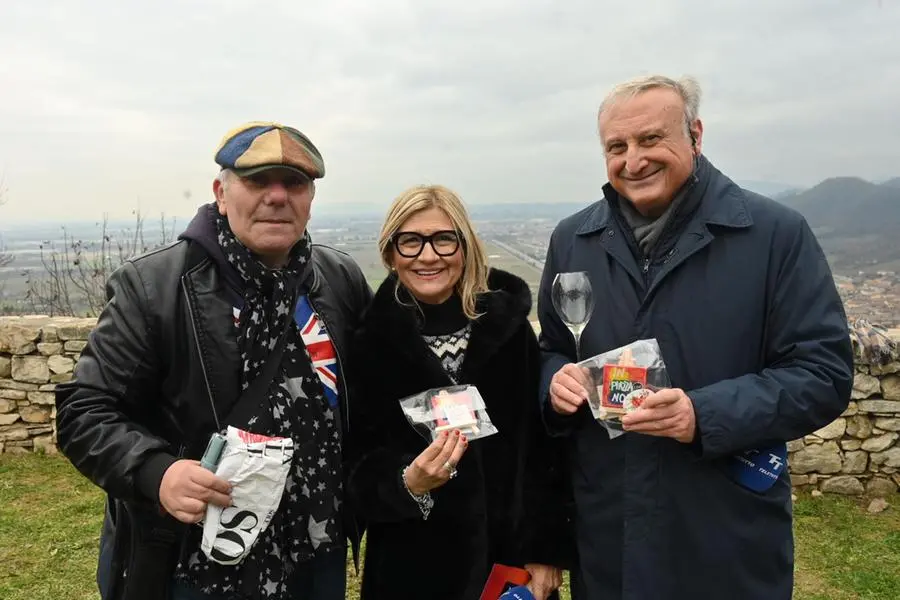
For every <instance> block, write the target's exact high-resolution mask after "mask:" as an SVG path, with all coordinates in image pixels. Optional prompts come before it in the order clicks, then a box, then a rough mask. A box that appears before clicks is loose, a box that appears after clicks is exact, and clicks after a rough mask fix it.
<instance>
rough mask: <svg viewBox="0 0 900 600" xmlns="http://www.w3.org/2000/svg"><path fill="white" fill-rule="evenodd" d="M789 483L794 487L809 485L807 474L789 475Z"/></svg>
mask: <svg viewBox="0 0 900 600" xmlns="http://www.w3.org/2000/svg"><path fill="white" fill-rule="evenodd" d="M791 485H792V486H794V487H798V486H801V485H809V475H791Z"/></svg>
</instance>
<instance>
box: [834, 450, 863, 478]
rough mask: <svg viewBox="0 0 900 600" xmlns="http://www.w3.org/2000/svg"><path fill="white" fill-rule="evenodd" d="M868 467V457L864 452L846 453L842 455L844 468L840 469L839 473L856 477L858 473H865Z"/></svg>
mask: <svg viewBox="0 0 900 600" xmlns="http://www.w3.org/2000/svg"><path fill="white" fill-rule="evenodd" d="M868 466H869V455H868V454H866V453H865V452H859V451H856V452H846V453H845V454H844V466H843V468H842V469H841V472H842V473H849V474H855V475H858V474H860V473H865V472H866V467H868Z"/></svg>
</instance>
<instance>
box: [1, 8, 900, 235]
mask: <svg viewBox="0 0 900 600" xmlns="http://www.w3.org/2000/svg"><path fill="white" fill-rule="evenodd" d="M76 5H77V6H76ZM648 73H663V74H667V75H672V76H678V75H681V74H691V75H694V76H695V77H697V78H698V79H699V81H700V83H701V86H702V87H703V91H704V100H703V103H702V105H701V117H702V118H703V119H704V124H705V130H706V133H705V144H704V151H705V154H706V155H707V156H708V157H709V158H710V159H711V160H712V161H713V162H714V163H715V164H716V165H717V166H718V167H719V168H721V169H722V170H724V171H725V172H726V173H727V174H729V175H730V176H731V177H732V178H734V179H738V180H766V181H776V182H784V183H787V184H794V185H812V184H814V183H817V182H818V181H819V180H821V179H823V178H826V177H830V176H836V175H857V176H861V177H865V178H868V179H875V180H879V179H886V178H889V177H893V176H898V175H900V118H898V112H900V0H881V1H880V2H879V0H790V1H784V0H754V1H749V0H746V1H737V0H717V1H716V2H701V1H699V0H671V1H668V2H665V1H662V0H660V1H658V2H650V1H634V0H631V1H625V0H620V1H618V2H608V1H601V0H556V1H551V0H457V1H454V2H445V1H432V0H349V1H340V0H303V1H297V0H284V1H281V0H260V1H257V2H247V1H246V0H241V1H239V2H238V1H232V0H215V1H213V0H186V1H179V2H176V1H175V0H155V1H153V2H150V1H149V0H147V1H145V2H123V1H120V0H119V1H105V0H83V1H81V2H77V3H76V2H70V1H64V0H44V1H42V2H18V1H15V2H13V1H4V2H2V3H0V173H2V174H3V175H4V179H5V185H6V188H7V189H8V191H7V194H6V195H7V204H6V205H5V206H3V207H2V208H0V225H2V222H3V221H6V222H7V224H9V223H10V222H12V221H15V220H19V219H22V218H27V217H32V218H34V217H42V216H43V217H48V218H49V217H62V218H75V217H78V216H81V217H84V218H86V219H93V218H95V217H99V216H100V215H101V214H102V213H103V212H108V213H110V214H111V215H112V216H114V217H115V216H120V215H127V214H128V213H129V212H130V211H131V210H132V209H133V208H135V207H136V206H138V205H139V204H140V206H141V207H142V208H143V210H144V211H145V212H151V213H154V214H155V213H158V212H159V211H165V212H167V213H169V214H178V215H189V214H193V212H194V209H195V207H196V206H197V205H198V204H199V203H201V202H205V201H207V200H209V199H211V191H210V182H211V180H212V177H213V176H214V175H215V172H216V169H217V168H216V166H215V164H214V163H213V160H212V156H213V153H214V150H215V147H216V145H217V144H218V142H219V140H220V138H221V136H222V134H223V133H224V132H225V131H226V130H228V129H230V128H232V127H234V126H236V125H237V124H239V123H242V122H244V121H248V120H276V121H280V122H283V123H286V124H290V125H294V126H296V127H297V128H299V129H301V130H302V131H304V132H305V133H306V134H307V135H309V136H310V137H311V138H312V139H313V141H314V142H315V143H316V144H317V145H318V146H319V148H320V149H321V150H322V153H323V155H324V157H325V164H326V169H327V176H326V178H325V180H324V181H323V182H322V184H321V185H320V187H319V195H318V196H317V198H316V204H317V205H323V204H332V205H333V204H336V203H354V202H361V203H374V204H380V205H386V204H387V203H388V202H389V201H390V200H391V199H392V198H393V197H394V196H396V195H397V194H398V193H400V192H401V191H402V190H403V189H404V188H406V187H407V186H410V185H414V184H417V183H443V184H445V185H448V186H450V187H452V188H454V189H456V190H457V191H459V192H460V193H461V194H462V196H463V198H464V199H465V200H466V201H467V202H469V203H481V202H496V201H571V202H583V203H585V204H587V203H589V202H591V201H592V200H594V199H596V198H597V197H598V196H599V193H600V187H601V186H602V185H603V183H604V182H605V181H606V176H605V170H604V165H603V159H602V155H601V152H600V150H601V149H600V145H599V142H598V140H597V133H596V123H595V117H596V110H597V106H598V104H599V102H600V100H601V99H602V97H603V95H604V93H605V92H606V91H607V90H608V89H609V88H610V87H611V86H612V85H613V84H615V83H617V82H619V81H621V80H623V79H627V78H630V77H632V76H635V75H640V74H648ZM186 192H189V193H190V197H186ZM313 214H314V215H315V208H314V213H313ZM0 229H2V226H0Z"/></svg>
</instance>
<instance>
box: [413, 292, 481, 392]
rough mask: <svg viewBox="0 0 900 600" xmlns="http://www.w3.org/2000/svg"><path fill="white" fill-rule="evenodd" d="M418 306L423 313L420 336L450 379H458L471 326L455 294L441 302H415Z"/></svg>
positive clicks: (456, 380) (456, 381)
mask: <svg viewBox="0 0 900 600" xmlns="http://www.w3.org/2000/svg"><path fill="white" fill-rule="evenodd" d="M419 306H420V307H421V310H422V315H423V316H424V319H423V324H422V329H421V331H422V338H423V339H424V340H425V343H426V344H428V347H429V348H431V351H432V352H434V354H435V356H437V358H438V360H440V361H441V365H442V366H443V367H444V371H446V373H447V375H449V376H450V379H452V380H453V382H454V383H458V382H459V379H460V377H461V375H462V364H463V359H464V358H465V356H466V348H467V347H468V345H469V334H470V332H471V330H472V327H471V325H470V324H469V320H468V319H467V318H466V315H465V313H463V310H462V302H461V301H460V299H459V296H457V295H455V294H454V295H453V296H451V297H450V299H449V300H447V301H446V302H444V303H443V304H426V303H424V302H419Z"/></svg>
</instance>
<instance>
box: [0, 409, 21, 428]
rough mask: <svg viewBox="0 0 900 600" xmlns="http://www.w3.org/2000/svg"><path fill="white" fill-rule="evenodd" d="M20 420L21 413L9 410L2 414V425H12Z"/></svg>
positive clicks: (0, 416)
mask: <svg viewBox="0 0 900 600" xmlns="http://www.w3.org/2000/svg"><path fill="white" fill-rule="evenodd" d="M18 420H19V413H17V412H9V413H3V414H0V427H2V426H4V425H12V424H13V423H15V422H16V421H18Z"/></svg>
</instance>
